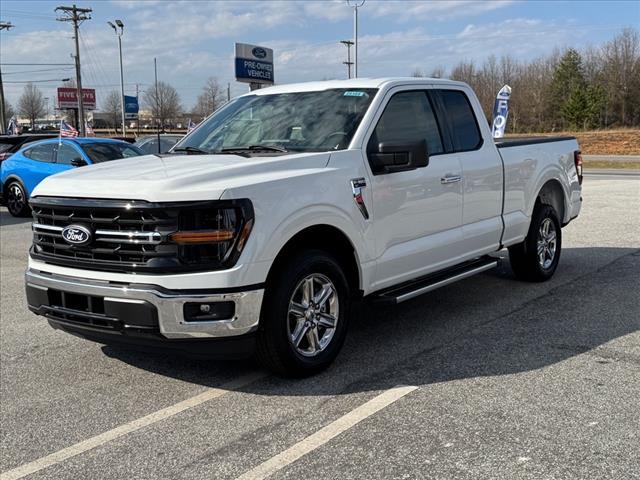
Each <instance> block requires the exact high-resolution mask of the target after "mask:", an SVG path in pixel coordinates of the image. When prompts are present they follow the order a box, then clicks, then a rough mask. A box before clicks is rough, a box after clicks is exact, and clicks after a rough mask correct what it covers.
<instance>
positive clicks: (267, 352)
mask: <svg viewBox="0 0 640 480" xmlns="http://www.w3.org/2000/svg"><path fill="white" fill-rule="evenodd" d="M348 312H349V287H348V283H347V279H346V277H345V275H344V273H343V271H342V268H341V267H340V265H339V263H338V262H337V261H336V260H335V259H334V258H333V257H331V256H330V255H328V254H326V253H325V252H322V251H320V250H306V251H303V252H300V253H298V254H296V255H294V256H293V257H291V258H290V259H287V262H286V264H285V265H284V267H283V268H281V269H280V270H279V271H278V272H277V273H276V275H274V278H273V279H272V280H271V281H270V283H269V284H268V285H267V288H266V291H265V300H264V305H263V309H262V318H261V324H260V330H259V333H258V350H257V352H258V358H259V360H260V361H261V363H263V364H264V365H265V366H266V367H267V368H269V369H271V370H273V371H275V372H276V373H278V374H280V375H284V376H297V377H300V376H307V375H312V374H314V373H317V372H319V371H321V370H323V369H324V368H326V367H328V366H329V364H331V362H333V360H334V359H335V358H336V356H337V355H338V352H339V351H340V348H341V347H342V344H343V342H344V338H345V335H346V331H347V322H348Z"/></svg>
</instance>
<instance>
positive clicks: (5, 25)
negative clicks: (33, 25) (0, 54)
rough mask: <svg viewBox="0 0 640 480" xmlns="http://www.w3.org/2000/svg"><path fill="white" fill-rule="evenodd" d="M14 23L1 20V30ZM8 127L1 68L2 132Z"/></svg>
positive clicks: (0, 107)
mask: <svg viewBox="0 0 640 480" xmlns="http://www.w3.org/2000/svg"><path fill="white" fill-rule="evenodd" d="M13 27H14V25H13V24H12V23H11V22H0V31H2V30H9V29H10V28H13ZM6 128H7V117H6V114H5V111H4V87H3V86H2V69H1V68H0V133H1V134H2V135H4V134H5V133H6Z"/></svg>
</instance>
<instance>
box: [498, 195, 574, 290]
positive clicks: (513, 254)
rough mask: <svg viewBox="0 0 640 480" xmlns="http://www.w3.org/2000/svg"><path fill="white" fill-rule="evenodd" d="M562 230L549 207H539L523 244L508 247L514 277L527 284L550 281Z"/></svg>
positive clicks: (558, 251) (560, 242)
mask: <svg viewBox="0 0 640 480" xmlns="http://www.w3.org/2000/svg"><path fill="white" fill-rule="evenodd" d="M561 248H562V231H561V229H560V221H559V220H558V215H557V214H556V211H555V210H554V209H553V207H552V206H551V205H544V204H541V203H540V204H538V205H537V206H536V207H535V209H534V211H533V215H532V218H531V225H530V226H529V232H528V233H527V237H526V238H525V240H524V242H522V243H519V244H518V245H514V246H512V247H509V260H510V262H511V268H512V270H513V273H515V275H516V277H518V278H519V279H521V280H527V281H530V282H543V281H545V280H548V279H550V278H551V277H552V276H553V274H554V272H555V271H556V268H557V267H558V262H559V261H560V250H561Z"/></svg>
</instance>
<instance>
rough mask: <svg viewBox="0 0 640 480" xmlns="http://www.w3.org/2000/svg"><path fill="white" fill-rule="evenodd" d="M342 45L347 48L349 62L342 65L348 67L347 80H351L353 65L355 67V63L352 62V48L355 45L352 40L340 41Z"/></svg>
mask: <svg viewBox="0 0 640 480" xmlns="http://www.w3.org/2000/svg"><path fill="white" fill-rule="evenodd" d="M340 43H342V44H344V45H345V46H346V47H347V61H346V62H342V63H344V64H345V65H346V66H347V78H351V65H353V62H352V61H351V46H352V45H353V42H352V41H351V40H340Z"/></svg>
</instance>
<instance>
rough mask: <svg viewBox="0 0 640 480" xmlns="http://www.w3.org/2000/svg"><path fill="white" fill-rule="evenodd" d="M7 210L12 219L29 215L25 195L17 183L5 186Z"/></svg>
mask: <svg viewBox="0 0 640 480" xmlns="http://www.w3.org/2000/svg"><path fill="white" fill-rule="evenodd" d="M7 210H9V213H10V214H11V215H13V216H14V217H26V216H28V215H29V204H28V203H27V195H26V193H25V191H24V188H23V187H22V185H21V184H20V183H19V182H16V181H13V182H11V183H10V184H9V185H8V186H7Z"/></svg>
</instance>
